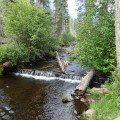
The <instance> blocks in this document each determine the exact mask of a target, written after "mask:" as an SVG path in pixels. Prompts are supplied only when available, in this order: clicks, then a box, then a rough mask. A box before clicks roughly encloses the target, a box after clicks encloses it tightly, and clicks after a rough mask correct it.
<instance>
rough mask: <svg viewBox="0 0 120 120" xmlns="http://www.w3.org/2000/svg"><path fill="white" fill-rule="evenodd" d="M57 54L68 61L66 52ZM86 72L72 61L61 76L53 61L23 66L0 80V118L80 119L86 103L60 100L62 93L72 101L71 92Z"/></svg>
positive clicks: (14, 119)
mask: <svg viewBox="0 0 120 120" xmlns="http://www.w3.org/2000/svg"><path fill="white" fill-rule="evenodd" d="M64 49H67V48H66V47H64ZM59 54H60V56H61V57H62V58H63V59H68V58H69V55H68V54H67V53H65V52H60V53H59ZM48 66H49V67H48ZM30 71H31V72H30ZM86 72H87V69H86V68H85V67H81V66H79V65H78V64H77V63H76V62H72V63H71V64H70V65H68V66H67V67H66V74H67V75H64V74H62V73H61V72H60V68H59V66H58V64H57V62H56V60H48V61H45V62H37V63H32V64H29V65H26V66H25V67H24V68H20V69H19V70H17V71H14V73H11V74H9V75H6V76H4V77H2V78H0V119H2V120H75V119H76V116H78V119H80V114H82V112H83V111H85V110H87V109H88V103H87V102H85V101H84V100H83V101H80V100H73V101H72V102H69V103H66V104H64V103H62V98H63V94H66V95H67V97H69V98H71V91H72V90H73V89H74V88H75V87H76V86H77V85H78V84H79V83H80V81H81V78H82V77H83V76H84V75H85V74H86ZM75 76H77V77H75ZM78 76H79V79H78ZM76 78H77V80H76Z"/></svg>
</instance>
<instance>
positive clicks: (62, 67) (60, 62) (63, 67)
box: [56, 51, 65, 73]
mask: <svg viewBox="0 0 120 120" xmlns="http://www.w3.org/2000/svg"><path fill="white" fill-rule="evenodd" d="M56 58H57V61H58V64H59V66H60V68H61V70H62V72H63V73H65V66H64V64H63V62H62V60H61V59H60V56H59V54H58V52H57V51H56Z"/></svg>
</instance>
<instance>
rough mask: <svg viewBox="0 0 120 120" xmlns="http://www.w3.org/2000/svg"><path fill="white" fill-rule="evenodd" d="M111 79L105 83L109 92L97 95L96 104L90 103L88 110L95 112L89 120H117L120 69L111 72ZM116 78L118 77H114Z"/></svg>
mask: <svg viewBox="0 0 120 120" xmlns="http://www.w3.org/2000/svg"><path fill="white" fill-rule="evenodd" d="M112 74H113V75H112V77H111V78H110V79H109V81H112V82H111V83H109V81H108V83H106V87H107V88H108V90H109V93H108V94H103V95H99V99H97V101H96V102H94V103H91V105H90V108H91V109H94V110H95V113H94V114H93V116H92V117H91V118H89V120H113V119H114V118H117V116H118V115H119V113H120V96H119V94H118V91H119V89H120V79H119V78H118V77H119V75H120V69H118V68H117V69H116V70H115V71H114V72H112ZM116 76H118V77H116Z"/></svg>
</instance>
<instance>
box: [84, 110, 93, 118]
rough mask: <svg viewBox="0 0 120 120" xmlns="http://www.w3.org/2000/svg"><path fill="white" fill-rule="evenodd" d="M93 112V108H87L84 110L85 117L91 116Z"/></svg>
mask: <svg viewBox="0 0 120 120" xmlns="http://www.w3.org/2000/svg"><path fill="white" fill-rule="evenodd" d="M94 112H95V111H94V110H93V109H89V110H87V111H86V112H85V115H86V116H87V117H91V116H92V115H93V113H94Z"/></svg>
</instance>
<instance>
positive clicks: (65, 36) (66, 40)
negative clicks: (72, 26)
mask: <svg viewBox="0 0 120 120" xmlns="http://www.w3.org/2000/svg"><path fill="white" fill-rule="evenodd" d="M73 41H75V37H73V36H72V35H71V34H70V33H69V32H63V33H62V35H61V40H60V43H61V45H70V44H71V42H73Z"/></svg>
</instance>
